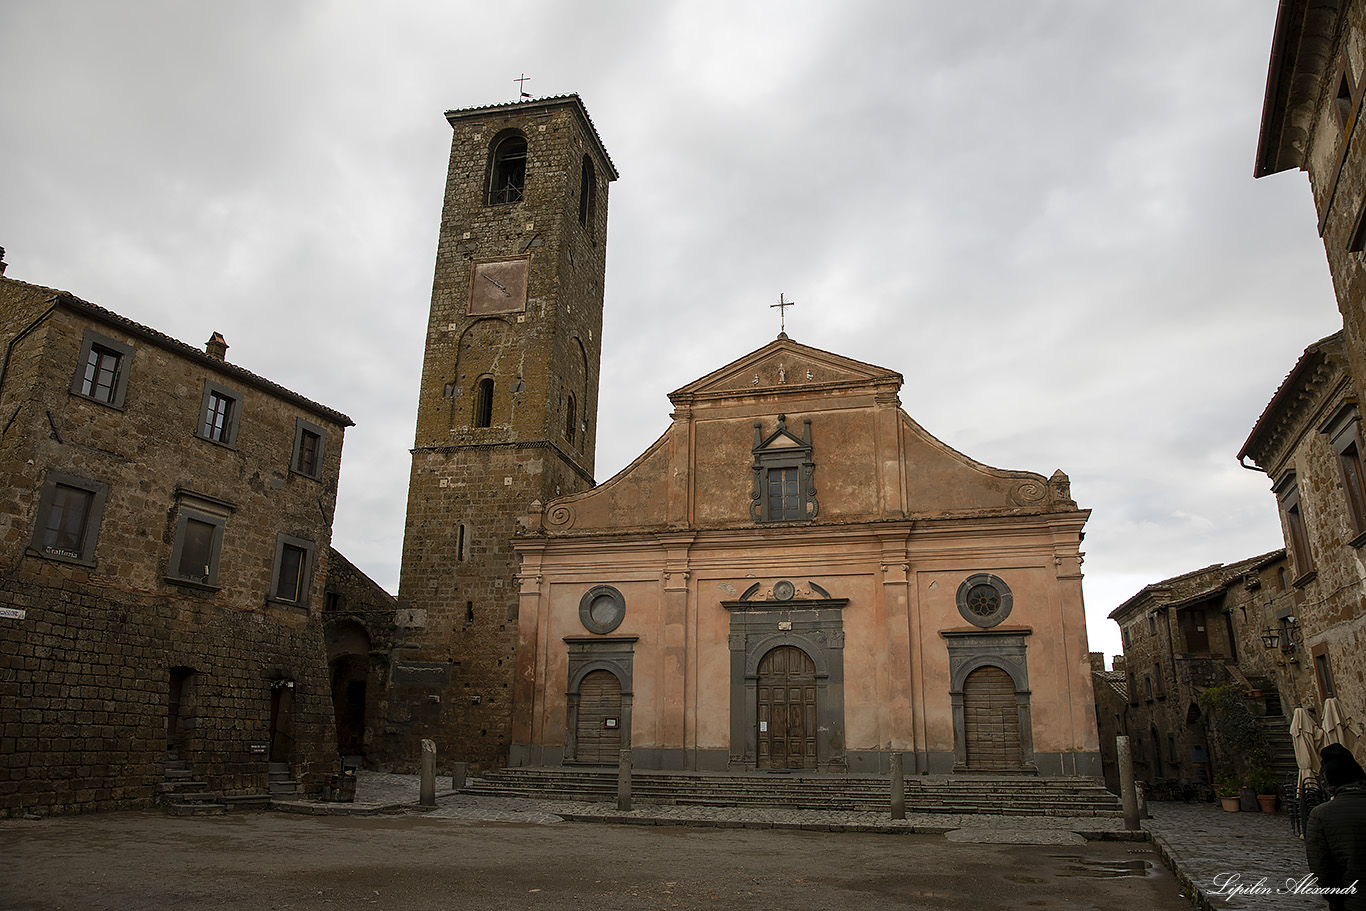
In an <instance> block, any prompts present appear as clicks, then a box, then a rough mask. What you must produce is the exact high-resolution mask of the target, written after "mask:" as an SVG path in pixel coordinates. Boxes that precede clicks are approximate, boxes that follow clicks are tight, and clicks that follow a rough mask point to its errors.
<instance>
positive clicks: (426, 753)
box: [418, 739, 436, 807]
mask: <svg viewBox="0 0 1366 911" xmlns="http://www.w3.org/2000/svg"><path fill="white" fill-rule="evenodd" d="M418 803H420V804H421V805H422V806H424V807H434V806H436V741H435V740H426V739H424V740H423V741H422V791H421V796H420V797H419V798H418Z"/></svg>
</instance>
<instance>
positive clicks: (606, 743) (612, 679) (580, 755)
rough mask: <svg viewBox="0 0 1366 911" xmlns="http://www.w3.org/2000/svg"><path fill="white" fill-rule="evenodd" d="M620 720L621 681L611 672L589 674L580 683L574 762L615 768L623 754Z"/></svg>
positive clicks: (591, 672)
mask: <svg viewBox="0 0 1366 911" xmlns="http://www.w3.org/2000/svg"><path fill="white" fill-rule="evenodd" d="M621 718H622V715H621V681H619V680H618V679H617V676H616V674H613V673H612V672H611V671H590V672H589V673H588V674H586V675H585V676H584V678H583V680H582V681H581V682H580V683H579V706H578V717H577V719H576V722H575V726H574V728H575V730H574V733H575V739H574V742H575V755H574V758H575V760H577V761H578V762H589V763H600V764H604V765H615V764H616V763H617V762H618V761H619V759H620V753H621V729H622V723H621Z"/></svg>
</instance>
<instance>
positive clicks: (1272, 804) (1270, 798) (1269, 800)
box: [1257, 794, 1276, 813]
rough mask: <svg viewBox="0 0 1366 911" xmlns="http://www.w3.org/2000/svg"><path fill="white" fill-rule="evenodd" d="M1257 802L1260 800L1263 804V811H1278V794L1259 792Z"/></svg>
mask: <svg viewBox="0 0 1366 911" xmlns="http://www.w3.org/2000/svg"><path fill="white" fill-rule="evenodd" d="M1257 802H1258V803H1259V804H1261V805H1262V812H1263V813H1275V812H1276V795H1275V794H1258V795H1257Z"/></svg>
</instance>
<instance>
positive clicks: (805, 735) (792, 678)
mask: <svg viewBox="0 0 1366 911" xmlns="http://www.w3.org/2000/svg"><path fill="white" fill-rule="evenodd" d="M758 728H759V730H758V763H757V764H758V767H759V768H761V769H814V768H816V665H815V664H814V663H812V661H811V657H810V656H809V655H807V654H806V652H804V651H802V650H801V649H799V648H794V647H792V646H790V645H784V646H780V647H779V648H775V649H774V650H773V651H771V652H769V653H768V654H767V655H765V656H764V657H763V660H762V661H760V662H759V717H758Z"/></svg>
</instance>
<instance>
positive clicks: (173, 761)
mask: <svg viewBox="0 0 1366 911" xmlns="http://www.w3.org/2000/svg"><path fill="white" fill-rule="evenodd" d="M165 775H166V777H165V778H164V779H163V780H162V782H161V784H159V785H157V796H158V799H159V800H160V802H161V807H162V809H163V810H165V811H166V812H167V813H168V814H170V815H171V816H221V815H222V814H223V813H226V812H227V809H228V808H227V806H226V805H225V804H223V803H222V801H220V800H219V799H218V795H217V794H214V793H211V792H210V791H209V790H208V789H207V787H208V786H207V785H205V784H204V782H202V781H195V780H194V773H193V772H191V771H190V767H189V765H188V764H187V763H186V762H185V760H183V759H181V758H179V757H177V756H174V755H171V754H167V756H166V773H165Z"/></svg>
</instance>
